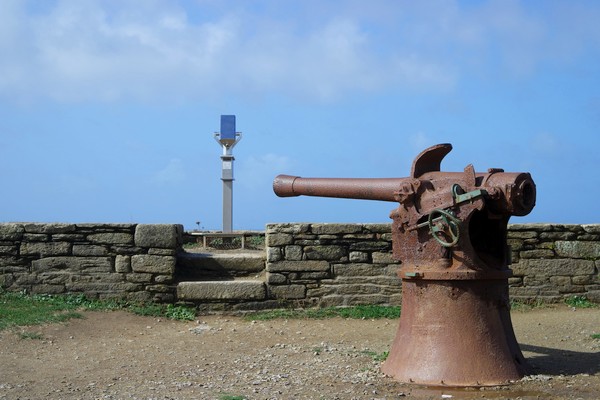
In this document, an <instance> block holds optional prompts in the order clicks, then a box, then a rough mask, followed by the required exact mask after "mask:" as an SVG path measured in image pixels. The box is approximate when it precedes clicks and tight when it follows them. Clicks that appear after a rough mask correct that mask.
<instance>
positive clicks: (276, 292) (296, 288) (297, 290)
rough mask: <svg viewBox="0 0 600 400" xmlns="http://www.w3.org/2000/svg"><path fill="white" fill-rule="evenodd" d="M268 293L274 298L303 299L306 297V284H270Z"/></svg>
mask: <svg viewBox="0 0 600 400" xmlns="http://www.w3.org/2000/svg"><path fill="white" fill-rule="evenodd" d="M269 294H270V297H271V298H275V299H304V298H305V297H306V286H304V285H283V286H270V287H269Z"/></svg>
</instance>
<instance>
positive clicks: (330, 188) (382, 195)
mask: <svg viewBox="0 0 600 400" xmlns="http://www.w3.org/2000/svg"><path fill="white" fill-rule="evenodd" d="M406 180H407V178H301V177H299V176H290V175H278V176H277V177H276V178H275V180H274V181H273V191H274V192H275V194H276V195H277V196H279V197H292V196H302V195H304V196H317V197H337V198H344V199H363V200H382V201H394V202H397V201H398V199H397V198H396V196H395V192H397V191H398V189H399V188H400V186H401V184H402V182H403V181H406Z"/></svg>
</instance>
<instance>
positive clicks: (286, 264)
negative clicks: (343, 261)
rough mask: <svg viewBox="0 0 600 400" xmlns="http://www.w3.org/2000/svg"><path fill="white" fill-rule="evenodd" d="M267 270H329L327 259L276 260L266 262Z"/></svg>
mask: <svg viewBox="0 0 600 400" xmlns="http://www.w3.org/2000/svg"><path fill="white" fill-rule="evenodd" d="M267 271H269V272H304V271H312V272H314V271H329V263H328V262H327V261H319V260H311V261H278V262H273V263H267Z"/></svg>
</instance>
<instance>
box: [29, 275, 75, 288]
mask: <svg viewBox="0 0 600 400" xmlns="http://www.w3.org/2000/svg"><path fill="white" fill-rule="evenodd" d="M72 276H73V274H72V273H70V272H43V273H41V274H39V275H38V278H37V279H38V282H39V283H41V284H46V285H63V286H64V285H65V284H66V283H68V282H69V281H70V280H71V278H72Z"/></svg>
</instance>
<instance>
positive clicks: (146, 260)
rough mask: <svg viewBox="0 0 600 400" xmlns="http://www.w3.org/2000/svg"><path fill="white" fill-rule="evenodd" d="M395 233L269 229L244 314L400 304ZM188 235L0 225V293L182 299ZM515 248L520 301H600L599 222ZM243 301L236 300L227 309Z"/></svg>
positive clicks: (534, 237)
mask: <svg viewBox="0 0 600 400" xmlns="http://www.w3.org/2000/svg"><path fill="white" fill-rule="evenodd" d="M390 230H391V225H390V224H311V223H286V224H269V225H267V229H266V260H267V262H266V268H265V270H266V274H264V273H259V271H254V269H253V270H252V271H253V274H255V275H257V276H259V277H261V278H258V279H261V281H260V282H258V283H256V284H257V285H259V284H260V285H264V298H261V299H258V300H253V301H252V302H251V303H245V304H242V303H243V301H246V302H247V299H246V300H240V301H239V302H240V304H238V306H239V307H238V308H239V309H245V310H246V309H250V308H276V307H284V306H286V307H288V306H295V307H309V306H345V305H357V304H384V305H398V304H400V302H401V282H400V279H399V278H398V277H397V274H396V273H397V269H398V264H399V262H397V261H395V260H394V259H393V258H392V255H391V250H392V244H391V233H390ZM182 237H183V228H182V226H181V225H142V224H139V225H138V224H37V223H10V224H0V287H1V288H3V289H7V290H11V291H16V290H26V291H28V292H30V293H48V294H58V293H83V294H85V295H86V296H88V297H92V298H119V299H125V300H131V301H156V302H175V301H177V300H178V299H177V291H176V288H177V285H178V284H179V283H182V282H178V281H177V280H178V279H179V280H181V281H184V280H190V279H189V277H186V279H183V278H182V277H181V276H180V275H181V274H180V275H178V274H177V269H178V268H179V269H181V268H182V265H184V264H181V259H182V258H181V254H185V253H182V251H183V250H182V249H181V246H182ZM508 242H509V245H510V246H511V248H512V261H513V264H512V266H511V268H512V270H513V272H514V277H512V278H510V279H509V283H510V292H511V296H512V298H513V299H519V300H525V301H537V300H542V301H560V300H562V299H563V298H565V297H568V296H573V295H584V296H586V297H587V298H588V299H590V300H591V301H594V302H597V303H600V279H599V276H598V269H599V268H600V225H558V224H525V225H510V226H509V232H508ZM179 272H181V271H179ZM234 275H235V274H232V276H234ZM231 279H234V278H231ZM214 284H216V283H214ZM236 301H238V300H236V299H228V300H227V304H228V307H229V308H232V307H233V308H232V309H234V308H235V305H236V304H237V303H236ZM207 307H208V306H207ZM240 307H241V308H240ZM213 308H214V309H215V310H216V309H219V306H218V304H217V303H215V301H213V302H212V303H211V304H210V307H208V308H207V309H213ZM223 309H225V308H223Z"/></svg>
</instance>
